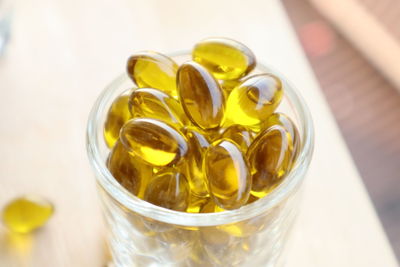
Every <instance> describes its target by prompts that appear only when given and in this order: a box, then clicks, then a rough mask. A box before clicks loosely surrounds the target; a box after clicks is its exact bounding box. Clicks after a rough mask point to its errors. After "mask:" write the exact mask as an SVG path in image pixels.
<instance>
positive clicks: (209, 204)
mask: <svg viewBox="0 0 400 267" xmlns="http://www.w3.org/2000/svg"><path fill="white" fill-rule="evenodd" d="M221 211H224V209H223V208H221V207H219V206H218V205H217V204H216V203H215V202H214V200H213V199H212V198H208V199H207V200H206V202H204V203H203V205H202V206H201V207H200V210H199V213H214V212H221Z"/></svg>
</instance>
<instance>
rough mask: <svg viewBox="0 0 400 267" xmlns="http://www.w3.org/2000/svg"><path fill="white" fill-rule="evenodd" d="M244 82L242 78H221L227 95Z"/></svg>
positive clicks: (221, 83) (222, 86)
mask: <svg viewBox="0 0 400 267" xmlns="http://www.w3.org/2000/svg"><path fill="white" fill-rule="evenodd" d="M241 82H242V80H241V79H238V80H225V81H224V80H220V83H219V84H220V85H221V88H222V89H223V90H224V91H225V92H226V93H227V94H226V95H229V93H230V92H231V91H232V90H233V89H235V87H236V86H238V85H239V84H240V83H241Z"/></svg>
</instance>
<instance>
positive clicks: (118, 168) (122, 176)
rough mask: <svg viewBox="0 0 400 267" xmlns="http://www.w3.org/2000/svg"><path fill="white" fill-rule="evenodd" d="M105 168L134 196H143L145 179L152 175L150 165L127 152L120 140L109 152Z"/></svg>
mask: <svg viewBox="0 0 400 267" xmlns="http://www.w3.org/2000/svg"><path fill="white" fill-rule="evenodd" d="M107 168H108V169H109V170H110V172H111V174H112V175H113V176H114V178H115V180H117V181H118V182H119V183H120V184H121V185H122V186H123V187H124V188H125V189H127V190H128V191H129V192H131V193H132V194H133V195H135V196H138V197H140V198H142V197H143V193H144V189H145V188H146V184H147V180H149V179H150V177H151V176H152V167H151V166H150V165H147V164H146V163H145V162H144V161H142V160H140V159H139V158H138V157H137V156H134V155H131V154H129V153H128V151H127V150H126V149H125V147H124V146H123V145H122V144H121V142H120V141H117V143H116V144H115V146H114V148H113V149H112V151H111V152H110V155H109V157H108V161H107Z"/></svg>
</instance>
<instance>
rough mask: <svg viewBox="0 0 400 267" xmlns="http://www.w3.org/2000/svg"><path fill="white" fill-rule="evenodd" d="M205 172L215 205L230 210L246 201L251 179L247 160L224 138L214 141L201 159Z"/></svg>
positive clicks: (237, 148) (235, 146)
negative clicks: (202, 159)
mask: <svg viewBox="0 0 400 267" xmlns="http://www.w3.org/2000/svg"><path fill="white" fill-rule="evenodd" d="M204 172H205V174H206V178H207V183H208V188H209V191H210V194H211V196H212V198H213V200H214V201H215V203H216V204H217V205H218V206H220V207H221V208H223V209H227V210H232V209H237V208H240V207H241V206H242V205H244V204H245V203H246V202H247V200H248V198H249V194H250V188H251V183H252V182H251V180H252V178H251V175H250V172H249V168H248V163H247V160H246V158H245V157H244V156H243V154H242V152H241V151H240V149H239V147H238V146H237V145H236V144H234V143H233V142H231V141H229V140H227V139H221V140H219V141H216V142H214V143H213V145H212V146H210V147H209V148H208V149H207V151H206V154H205V156H204Z"/></svg>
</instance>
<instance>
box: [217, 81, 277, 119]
mask: <svg viewBox="0 0 400 267" xmlns="http://www.w3.org/2000/svg"><path fill="white" fill-rule="evenodd" d="M282 95H283V89H282V82H281V80H280V79H279V78H278V77H276V76H274V75H272V74H267V73H265V74H257V75H253V76H250V77H248V78H247V79H245V80H244V81H243V82H242V83H241V84H240V85H238V86H237V87H236V88H235V89H233V91H232V92H231V93H230V95H229V97H228V100H227V105H226V115H225V122H224V125H231V124H241V125H248V126H254V125H257V124H259V123H261V122H262V121H264V120H266V119H267V118H268V117H269V116H270V115H271V114H272V113H273V112H274V110H275V109H276V108H277V107H278V105H279V103H280V102H281V99H282Z"/></svg>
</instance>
